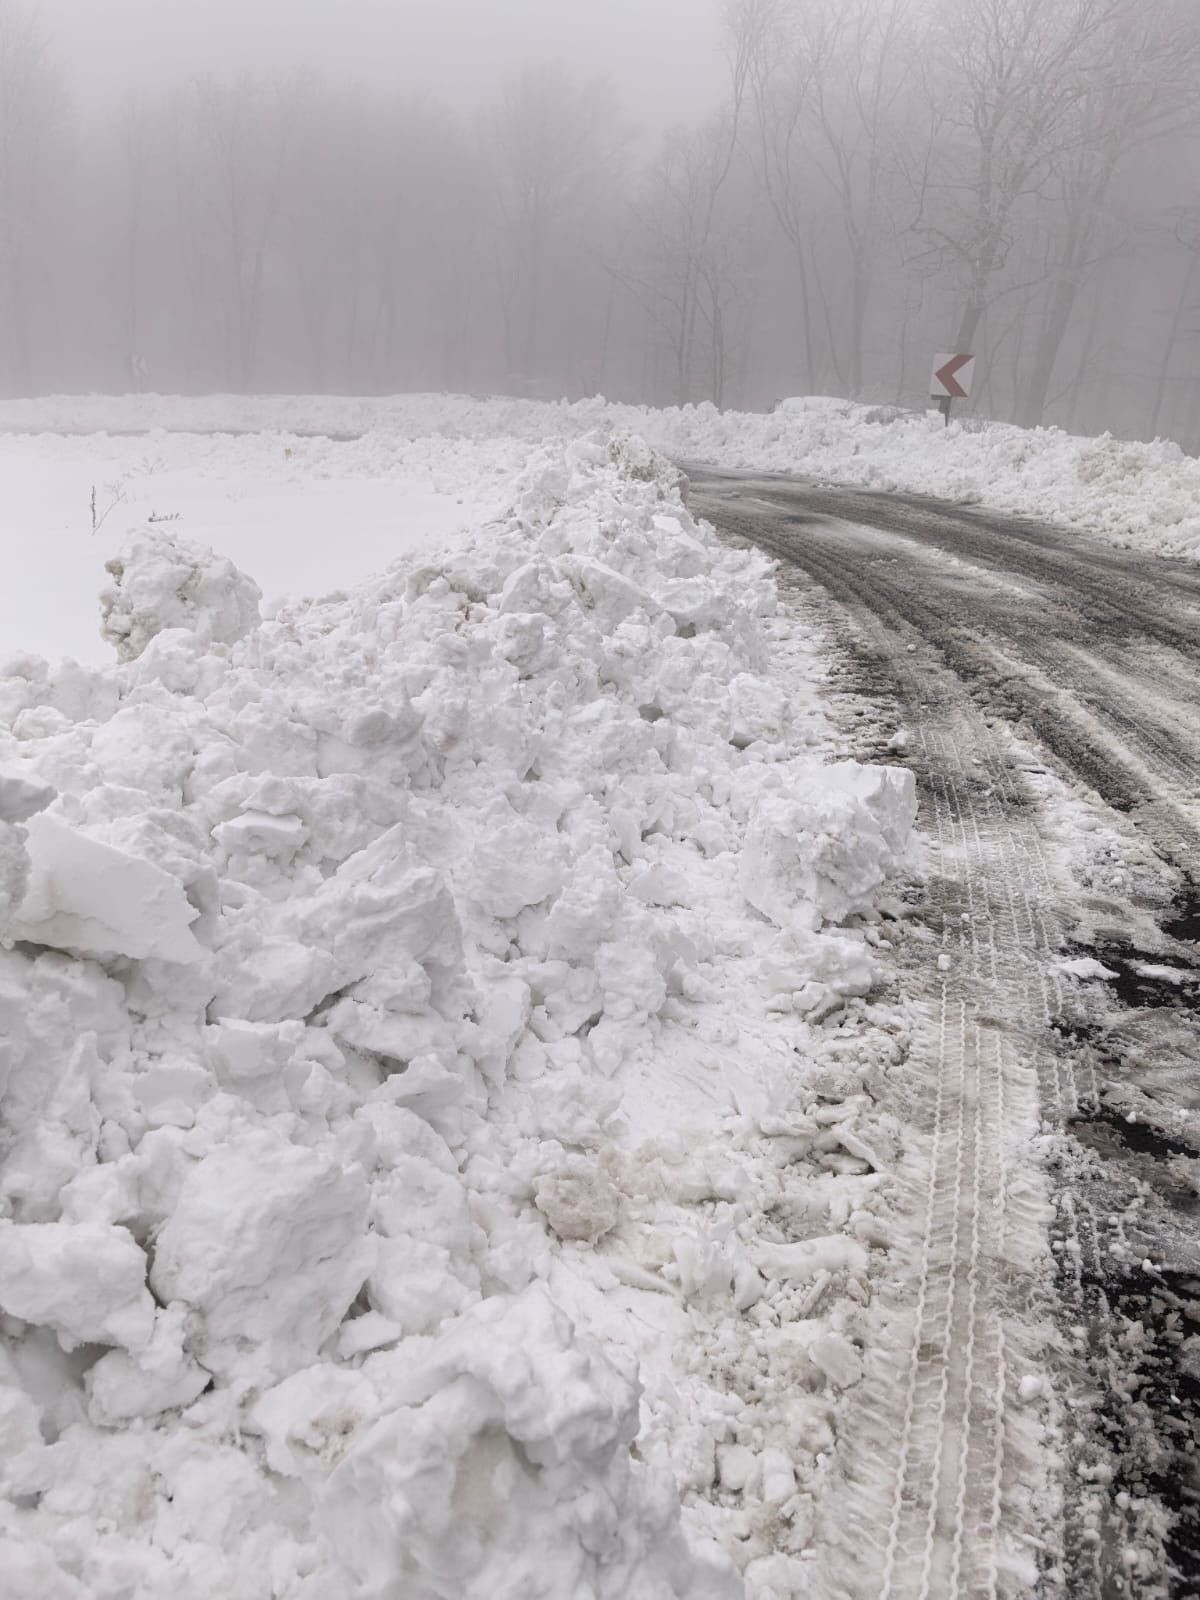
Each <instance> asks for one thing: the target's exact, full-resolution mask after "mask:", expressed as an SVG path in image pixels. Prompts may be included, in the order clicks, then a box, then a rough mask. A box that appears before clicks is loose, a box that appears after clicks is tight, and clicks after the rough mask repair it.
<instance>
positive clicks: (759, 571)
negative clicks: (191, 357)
mask: <svg viewBox="0 0 1200 1600" xmlns="http://www.w3.org/2000/svg"><path fill="white" fill-rule="evenodd" d="M141 404H143V403H142V402H138V405H141ZM206 404H208V403H206ZM212 404H213V407H214V411H213V412H212V413H210V414H216V413H219V412H220V406H219V404H217V403H212ZM134 409H136V408H134ZM252 409H253V408H252V407H248V406H244V407H243V411H247V410H252ZM277 409H278V408H277ZM349 409H352V408H349ZM197 410H198V411H199V412H200V413H203V406H199V407H198V408H197ZM456 414H457V413H456ZM483 414H484V413H483V412H481V415H483ZM493 415H494V413H493ZM60 420H61V418H60ZM193 420H195V419H193ZM224 420H225V421H227V422H228V420H229V418H228V417H227V416H225V418H224ZM283 420H284V419H283V418H282V417H281V416H279V415H277V416H276V418H275V423H276V424H279V423H280V422H282V421H283ZM578 423H579V419H578V418H577V419H576V423H575V427H574V432H575V434H576V435H578V432H579V426H578ZM111 425H112V424H111V421H110V426H111ZM481 427H482V424H481ZM551 432H552V433H557V434H559V435H560V436H559V437H552V438H551V439H550V440H549V441H548V442H544V443H541V444H538V445H536V446H534V447H529V446H525V447H523V448H522V449H521V450H520V452H519V453H520V454H523V455H525V456H527V457H528V460H527V461H526V463H525V465H524V466H523V468H522V469H521V470H520V472H519V473H517V474H515V475H514V474H513V473H512V471H511V462H512V457H513V454H514V452H515V451H516V448H517V447H516V446H515V445H514V443H513V441H512V439H511V438H510V439H509V440H507V441H504V442H499V443H497V444H494V445H492V444H487V443H485V442H481V443H480V445H478V446H471V447H470V451H466V452H465V453H463V452H462V451H460V454H461V455H462V459H464V460H465V459H467V457H468V456H469V459H470V462H471V464H472V465H471V471H472V472H474V473H475V475H476V480H478V476H479V472H480V470H481V469H480V462H481V461H482V460H484V459H485V457H486V458H487V463H488V464H487V471H488V473H489V474H490V475H491V476H490V479H489V481H490V484H491V487H490V489H489V493H490V494H491V495H492V496H493V498H496V499H497V500H498V503H499V510H498V511H497V514H495V515H493V516H491V517H490V518H489V519H487V520H483V519H482V518H481V519H480V525H479V526H477V529H476V531H475V532H474V534H473V535H471V536H470V537H466V538H465V539H464V542H462V543H461V544H460V545H458V546H457V547H456V548H454V549H452V550H450V551H448V552H445V553H442V554H440V555H437V556H433V557H429V558H427V559H421V560H416V559H412V558H406V559H404V560H401V561H398V562H396V563H395V564H393V565H392V566H390V567H388V568H387V570H385V571H384V572H383V573H381V574H380V575H379V576H377V577H376V578H374V579H372V580H371V581H369V582H367V583H364V584H362V585H361V586H360V587H357V588H354V589H352V590H350V591H348V592H343V593H336V594H333V595H331V596H326V597H325V598H324V599H321V600H307V599H296V600H292V601H288V602H284V603H281V604H279V605H278V606H276V607H273V608H271V609H270V611H269V612H268V614H265V615H264V614H263V612H262V610H261V609H260V606H259V599H258V590H257V586H256V585H255V584H254V583H253V582H252V581H251V580H250V579H248V578H246V577H243V575H242V574H241V573H240V572H239V571H238V569H237V567H236V566H235V565H234V563H233V562H232V561H230V560H229V559H228V557H227V556H226V555H225V554H216V553H214V552H213V551H212V550H210V549H207V548H203V547H201V546H199V545H197V544H195V543H194V542H193V541H191V540H190V539H189V538H188V537H187V535H186V532H184V531H181V530H180V529H178V528H177V527H175V526H174V525H170V526H167V527H163V526H158V527H150V526H148V525H143V526H141V527H138V528H135V529H134V530H133V531H132V533H131V535H130V537H129V538H128V539H127V541H126V542H125V544H124V547H123V549H122V550H121V551H120V553H119V555H118V556H117V557H116V558H115V559H114V561H113V562H112V564H111V566H110V578H111V581H110V583H109V584H108V585H107V588H106V591H105V596H104V602H103V604H104V616H105V633H106V636H107V637H108V639H109V641H110V643H111V644H113V645H115V646H116V650H117V654H118V657H119V660H118V662H117V664H116V665H113V666H108V667H104V668H97V669H95V670H92V669H89V668H86V667H82V666H79V665H78V664H76V663H75V662H73V661H71V660H66V661H62V662H59V663H58V664H56V665H51V664H48V663H47V662H46V661H44V660H41V659H38V658H37V657H34V656H31V655H28V654H24V655H18V656H16V657H12V658H10V659H8V660H6V661H3V662H0V1127H2V1129H3V1133H2V1138H3V1146H2V1149H0V1155H2V1156H3V1168H2V1175H0V1479H2V1483H0V1490H2V1492H3V1495H4V1499H3V1501H2V1502H0V1571H2V1572H3V1574H4V1578H3V1592H4V1595H5V1597H6V1600H85V1597H86V1600H151V1597H153V1600H160V1597H161V1596H163V1595H165V1594H169V1595H171V1596H173V1597H176V1600H212V1597H213V1596H215V1595H220V1596H222V1597H223V1600H372V1597H373V1600H390V1597H394V1596H397V1595H400V1594H403V1595H404V1597H405V1600H668V1597H677V1600H734V1597H736V1596H741V1595H743V1594H744V1595H747V1596H750V1597H751V1600H771V1597H774V1600H788V1597H790V1596H799V1595H801V1594H804V1593H807V1592H809V1591H808V1577H807V1574H808V1572H809V1570H810V1567H809V1559H808V1558H809V1557H810V1556H811V1554H812V1545H813V1538H814V1505H815V1504H819V1501H820V1494H821V1489H822V1485H823V1483H824V1482H825V1481H826V1478H827V1475H828V1473H829V1471H830V1463H831V1461H832V1459H833V1456H834V1452H835V1445H836V1434H837V1426H838V1417H839V1414H840V1409H841V1408H842V1407H844V1406H845V1405H846V1404H848V1403H852V1396H853V1390H854V1386H855V1385H856V1383H857V1382H858V1381H859V1378H860V1377H861V1373H862V1366H863V1361H862V1358H863V1351H862V1339H863V1330H864V1327H865V1320H864V1311H863V1307H864V1304H865V1302H866V1300H867V1298H868V1295H869V1279H870V1274H871V1271H872V1259H873V1257H874V1256H875V1255H877V1254H878V1247H879V1246H880V1244H881V1243H883V1242H884V1240H885V1239H886V1223H885V1220H884V1199H883V1196H884V1194H885V1190H886V1174H887V1170H888V1166H889V1163H890V1160H891V1159H892V1158H893V1157H894V1153H895V1146H896V1136H895V1130H894V1129H890V1128H889V1127H888V1126H887V1124H886V1123H885V1122H884V1121H883V1120H882V1119H881V1118H880V1117H879V1116H878V1115H877V1114H876V1113H875V1112H874V1110H873V1101H872V1097H871V1095H870V1093H869V1082H870V1078H871V1075H872V1074H873V1073H877V1072H880V1071H885V1070H886V1068H887V1064H888V1062H889V1060H891V1059H894V1057H895V1054H896V1052H897V1051H899V1050H900V1049H901V1048H902V1044H903V1036H904V1020H903V1016H902V1015H901V1014H900V1013H899V1012H898V1011H897V1010H896V1008H895V1007H892V1008H891V1009H889V1008H887V1007H885V1006H880V1005H879V1004H878V1003H876V1002H875V1001H872V1000H868V999H866V998H864V997H866V996H868V995H869V993H870V991H871V990H872V987H873V985H874V984H875V983H876V982H877V980H878V976H879V969H878V964H877V957H876V952H875V948H874V946H875V945H876V944H877V943H878V941H879V933H878V928H877V925H876V918H877V912H878V907H879V904H880V900H881V896H883V895H884V894H885V893H886V891H887V886H888V884H889V882H890V881H891V880H893V879H894V878H895V877H896V875H897V874H898V873H906V872H910V871H911V870H912V869H913V861H912V849H913V846H912V826H913V821H914V817H915V796H914V790H913V782H912V778H911V775H910V774H909V773H907V772H906V771H904V770H903V769H901V768H887V769H881V768H880V769H877V768H864V767H861V766H857V765H855V764H854V763H851V762H840V763H839V762H832V763H831V762H829V761H827V760H826V759H825V756H826V754H827V750H828V743H827V735H826V730H825V726H824V723H823V719H822V717H821V715H820V712H819V708H818V703H817V695H816V690H817V687H818V683H819V676H820V665H819V662H817V661H815V660H814V659H813V658H812V657H811V656H809V655H808V654H807V653H806V650H805V646H804V642H803V640H797V638H796V635H795V627H794V624H792V623H791V622H790V621H786V620H785V619H782V618H781V617H780V615H779V606H778V602H777V599H776V596H775V591H774V586H773V582H772V579H771V575H770V569H769V567H768V566H767V564H766V563H765V562H764V561H762V560H761V558H759V557H758V556H755V555H751V554H747V553H741V552H734V551H731V550H728V549H725V548H723V547H722V546H721V545H719V544H718V543H717V542H716V540H715V538H714V537H713V535H712V533H711V530H709V529H707V528H706V527H705V526H703V525H702V524H698V523H696V522H695V521H694V520H693V519H692V517H691V516H690V515H689V513H688V511H687V509H686V505H685V502H684V500H683V499H682V498H681V484H680V481H679V478H678V475H677V473H676V472H675V471H674V469H672V468H671V467H670V466H669V465H668V464H667V463H666V461H665V460H663V459H662V458H661V457H658V456H656V455H655V454H654V452H653V451H652V450H651V449H650V448H649V447H648V446H647V445H646V444H644V443H643V442H642V441H641V440H640V439H637V438H634V437H631V436H627V435H623V434H620V433H617V434H612V433H610V432H607V431H605V432H595V433H590V434H587V435H586V436H583V437H578V436H576V437H569V436H568V435H569V434H570V432H571V430H570V428H568V426H567V424H566V422H565V421H564V424H563V427H562V428H561V429H558V428H557V427H556V428H554V429H552V430H551ZM227 443H228V441H227ZM46 447H47V449H48V450H50V451H52V449H53V446H52V444H51V443H50V442H47V446H46ZM74 447H75V442H71V443H70V444H69V445H67V446H64V447H63V448H67V449H70V448H74ZM232 448H234V449H235V450H236V449H237V448H239V447H237V446H233V447H232ZM254 448H262V446H261V444H257V445H255V447H254ZM272 448H275V446H274V445H272ZM359 448H361V449H362V450H365V451H367V452H368V454H369V455H370V456H371V458H372V459H378V458H379V456H380V453H381V452H385V446H384V445H383V444H381V443H380V440H379V438H378V436H373V438H372V440H371V442H370V443H365V444H363V445H362V446H361V447H359ZM390 448H393V449H395V448H396V445H395V442H394V441H393V444H392V446H391V447H390ZM423 448H424V450H425V454H426V457H427V458H431V457H432V455H433V454H435V453H437V452H439V451H440V452H443V453H444V452H445V451H450V452H451V453H453V451H455V450H458V449H459V447H458V446H456V445H454V444H452V443H449V444H448V443H447V442H446V441H441V442H440V443H439V444H438V445H437V446H436V449H435V447H434V446H429V445H426V446H424V447H423ZM464 448H465V447H464ZM489 452H490V454H489ZM504 460H508V461H509V462H510V467H509V469H508V473H509V475H508V477H507V478H506V477H505V476H504V471H503V470H502V467H501V466H500V465H497V463H502V462H503V461H504ZM448 470H449V469H448ZM447 486H448V489H449V491H450V492H451V493H452V492H453V484H452V482H451V481H450V478H448V479H447ZM330 537H331V538H336V537H337V529H336V528H331V529H330ZM839 1009H840V1011H841V1014H842V1015H844V1016H845V1017H846V1018H847V1025H846V1028H845V1029H844V1031H839V1030H838V1029H837V1028H836V1027H830V1026H827V1025H826V1022H825V1021H823V1020H822V1019H827V1018H828V1017H829V1016H830V1015H831V1014H837V1013H838V1012H839ZM835 1509H836V1508H835Z"/></svg>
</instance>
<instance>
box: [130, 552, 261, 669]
mask: <svg viewBox="0 0 1200 1600" xmlns="http://www.w3.org/2000/svg"><path fill="white" fill-rule="evenodd" d="M105 566H106V570H107V571H108V572H110V573H111V574H112V578H113V581H112V583H111V584H109V585H108V586H107V587H106V588H105V589H104V590H103V591H102V592H101V595H100V611H101V618H102V621H101V625H100V633H101V636H102V637H103V638H105V639H107V640H108V641H109V643H110V644H113V645H115V646H116V650H117V655H118V656H119V658H120V659H121V660H122V661H133V660H135V659H136V658H137V657H138V656H140V655H141V653H142V651H143V650H144V649H145V648H146V646H147V645H148V644H149V643H150V641H151V639H153V638H154V637H155V635H156V634H159V633H162V632H164V631H165V630H166V629H168V628H183V629H186V630H187V631H188V632H189V633H194V634H198V635H199V636H200V638H201V639H202V640H203V642H204V643H206V644H232V643H233V642H234V641H235V640H237V639H242V638H244V637H245V636H246V634H248V633H249V632H251V630H252V629H254V628H256V627H257V626H258V624H259V621H260V617H259V610H258V607H259V602H260V601H261V599H262V590H261V589H260V588H259V587H258V585H257V584H256V583H255V582H254V580H253V578H248V577H247V576H246V574H245V573H244V572H239V571H238V569H237V567H235V566H234V564H233V562H232V561H230V560H229V558H228V557H227V556H219V555H217V554H216V552H215V551H213V550H209V549H208V548H207V547H206V546H204V545H199V544H193V543H192V541H191V540H190V539H184V538H182V537H181V536H180V535H179V534H173V533H164V532H161V531H155V530H154V529H151V528H137V529H134V530H133V531H132V532H131V533H130V535H129V537H128V538H127V539H126V541H125V544H124V545H123V546H122V548H121V552H120V554H119V555H117V556H114V557H113V559H112V560H111V561H108V562H106V563H105Z"/></svg>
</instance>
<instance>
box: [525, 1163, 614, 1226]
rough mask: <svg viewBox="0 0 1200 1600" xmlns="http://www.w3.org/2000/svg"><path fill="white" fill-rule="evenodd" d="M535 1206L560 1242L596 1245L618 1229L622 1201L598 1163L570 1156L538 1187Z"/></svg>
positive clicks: (545, 1175)
mask: <svg viewBox="0 0 1200 1600" xmlns="http://www.w3.org/2000/svg"><path fill="white" fill-rule="evenodd" d="M533 1193H534V1204H535V1205H536V1206H537V1208H538V1210H539V1211H540V1212H541V1213H542V1215H543V1216H544V1217H545V1218H546V1221H547V1222H548V1223H549V1224H550V1226H551V1227H552V1228H553V1229H554V1231H555V1233H556V1234H557V1235H558V1236H559V1238H560V1239H586V1240H587V1242H588V1243H589V1244H595V1242H596V1240H597V1239H601V1238H603V1236H604V1235H605V1234H606V1233H610V1232H611V1231H612V1230H613V1228H615V1227H616V1225H617V1219H618V1217H619V1216H620V1197H619V1196H618V1194H617V1191H616V1189H615V1188H614V1186H613V1185H612V1183H611V1182H610V1181H609V1180H608V1179H607V1178H606V1177H605V1176H604V1174H603V1173H602V1172H601V1171H600V1169H599V1168H598V1167H597V1166H596V1164H595V1162H594V1161H589V1160H588V1158H587V1157H586V1156H570V1157H568V1159H567V1160H566V1162H565V1163H564V1164H563V1165H562V1167H560V1168H559V1169H558V1170H557V1171H556V1172H548V1173H545V1174H544V1175H543V1176H542V1177H540V1178H539V1179H538V1180H537V1183H536V1184H535V1185H534V1191H533Z"/></svg>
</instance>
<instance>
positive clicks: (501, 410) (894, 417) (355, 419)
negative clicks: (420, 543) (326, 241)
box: [0, 395, 1200, 559]
mask: <svg viewBox="0 0 1200 1600" xmlns="http://www.w3.org/2000/svg"><path fill="white" fill-rule="evenodd" d="M598 427H616V428H621V429H625V430H631V431H634V432H636V433H638V434H640V435H641V436H643V437H644V438H646V439H648V440H649V441H650V442H651V443H652V444H654V445H656V446H657V447H658V448H659V449H660V450H662V451H664V452H665V453H667V454H668V455H670V456H672V457H673V458H675V459H683V460H690V461H696V462H706V463H710V464H714V465H720V466H726V467H734V468H752V469H760V470H766V471H774V472H794V473H800V474H802V475H805V476H809V477H812V478H815V479H818V480H821V481H826V482H834V483H845V484H852V485H856V486H859V487H864V488H868V489H878V490H894V491H908V492H911V493H920V494H929V495H933V496H937V497H940V498H944V499H948V500H952V501H955V502H958V503H965V504H979V505H984V506H988V507H992V508H994V509H996V510H998V511H1009V512H1014V513H1017V514H1019V515H1026V516H1031V517H1034V518H1037V519H1039V520H1046V521H1052V522H1060V523H1064V524H1067V525H1069V526H1073V527H1077V528H1082V529H1085V530H1087V531H1089V532H1091V533H1094V534H1096V535H1098V536H1100V537H1101V538H1103V539H1107V540H1109V541H1111V542H1112V543H1115V544H1118V545H1125V546H1132V547H1136V548H1140V549H1145V550H1148V551H1156V552H1158V553H1160V554H1166V555H1181V556H1187V557H1190V558H1191V559H1200V460H1197V459H1196V458H1195V457H1193V456H1189V455H1187V454H1185V453H1184V451H1183V450H1182V449H1181V448H1180V446H1179V445H1177V444H1175V443H1172V442H1171V441H1169V440H1163V439H1156V440H1154V441H1153V442H1151V443H1144V442H1138V441H1131V440H1122V439H1116V438H1113V437H1112V436H1111V435H1110V434H1102V435H1100V436H1099V437H1090V438H1089V437H1080V436H1077V435H1073V434H1068V433H1065V432H1063V431H1062V430H1061V429H1059V428H1032V429H1030V428H1019V427H1015V426H1013V425H1011V424H1007V423H989V422H984V421H981V420H978V419H973V418H972V419H966V420H965V421H959V420H955V421H953V422H952V423H951V424H950V426H949V427H948V428H947V427H946V426H944V424H943V420H942V418H941V416H940V415H939V414H938V413H937V412H934V411H931V412H927V413H916V412H910V411H901V410H900V409H898V408H897V407H894V406H879V405H858V404H855V403H853V402H851V401H846V400H837V399H829V398H825V397H821V396H804V397H800V398H797V399H794V400H787V401H784V402H783V403H782V404H781V405H780V407H779V408H778V409H777V410H776V411H774V412H772V413H771V414H770V415H763V414H761V413H748V412H736V411H720V410H718V409H717V408H716V407H714V406H712V405H708V404H701V405H695V406H691V405H689V406H683V407H667V408H664V409H654V408H651V407H646V406H632V405H623V404H610V403H608V402H606V401H604V400H603V399H592V400H582V401H577V402H571V403H568V402H565V401H564V402H561V403H557V404H555V403H545V402H540V401H527V400H517V399H507V398H493V399H474V398H471V397H468V396H454V395H399V396H393V397H387V398H382V399H360V398H352V399H351V398H342V397H338V396H253V397H239V396H229V395H207V396H199V397H179V396H162V395H127V396H117V397H114V396H107V395H62V396H49V397H46V398H40V399H34V400H8V401H2V402H0V429H7V430H14V431H22V430H35V431H36V430H43V429H46V430H51V431H52V432H70V431H76V430H77V431H82V432H95V431H101V432H102V431H105V430H112V429H129V430H145V429H155V428H170V429H199V430H218V431H219V430H222V429H231V430H243V429H249V430H263V429H265V430H268V431H271V432H277V431H280V430H283V431H287V430H297V431H299V432H301V433H303V432H312V433H332V434H335V435H336V434H366V435H371V436H374V437H377V439H378V440H379V441H383V442H384V443H385V444H387V443H390V444H391V445H392V446H393V447H394V446H395V441H396V440H397V439H399V440H414V439H417V438H420V437H421V436H424V435H429V434H440V435H442V436H445V437H447V438H454V439H459V440H464V439H469V440H479V441H484V440H491V439H495V438H496V437H497V436H506V437H515V438H521V439H525V440H529V441H540V440H542V439H544V438H546V437H547V436H548V435H551V434H557V435H560V436H562V437H573V436H577V435H578V434H579V433H580V432H582V431H587V430H589V429H592V428H598ZM302 444H303V441H302V442H301V445H302ZM308 444H309V446H310V448H319V449H320V450H321V451H323V452H326V453H328V452H331V451H332V453H333V456H334V457H335V458H336V455H337V452H338V450H339V449H340V450H342V451H345V450H347V449H348V448H349V447H347V446H344V445H343V446H336V445H329V444H328V443H326V444H324V445H321V446H315V445H314V444H313V442H312V441H308ZM381 447H382V446H381ZM52 448H58V445H57V443H56V444H55V445H54V446H52Z"/></svg>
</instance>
